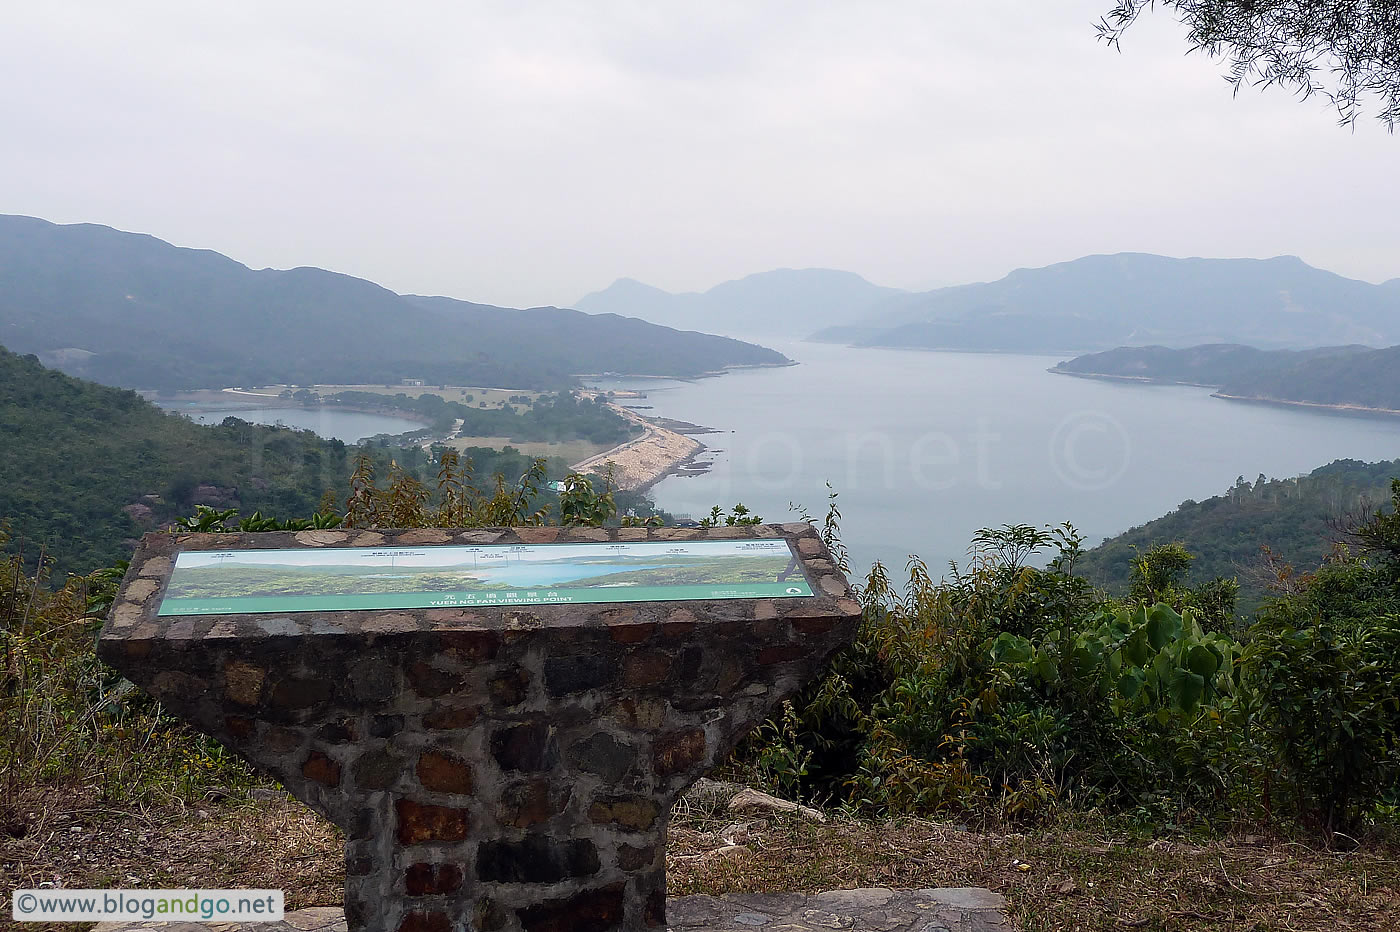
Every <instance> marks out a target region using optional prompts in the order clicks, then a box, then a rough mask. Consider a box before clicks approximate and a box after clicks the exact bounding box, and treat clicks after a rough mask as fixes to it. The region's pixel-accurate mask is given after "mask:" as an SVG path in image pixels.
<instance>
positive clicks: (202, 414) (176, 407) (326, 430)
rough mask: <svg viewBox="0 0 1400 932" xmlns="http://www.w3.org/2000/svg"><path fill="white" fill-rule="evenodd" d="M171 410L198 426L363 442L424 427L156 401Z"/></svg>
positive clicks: (360, 417)
mask: <svg viewBox="0 0 1400 932" xmlns="http://www.w3.org/2000/svg"><path fill="white" fill-rule="evenodd" d="M156 403H157V404H159V405H160V406H161V407H162V408H165V409H166V410H168V411H178V412H180V413H181V414H183V415H185V416H186V417H188V418H189V419H190V420H192V421H194V422H195V423H196V424H220V423H222V422H223V420H224V418H226V417H236V418H239V419H241V420H244V421H248V422H250V423H253V424H269V425H281V426H283V427H296V428H299V429H301V430H311V431H315V432H316V433H317V434H319V435H321V436H322V437H327V438H330V439H332V440H343V441H344V442H346V443H359V442H360V441H361V440H363V439H364V438H366V437H373V436H375V435H376V434H401V433H404V432H405V431H410V430H417V429H418V428H420V427H422V426H423V425H422V424H420V423H419V422H418V421H412V420H409V419H408V418H402V417H393V416H392V415H386V414H364V413H361V412H358V411H336V410H334V409H331V408H296V407H292V408H286V407H282V408H278V407H259V406H256V405H240V404H227V403H214V404H210V403H205V402H193V403H191V402H185V401H166V400H158V401H157V402H156Z"/></svg>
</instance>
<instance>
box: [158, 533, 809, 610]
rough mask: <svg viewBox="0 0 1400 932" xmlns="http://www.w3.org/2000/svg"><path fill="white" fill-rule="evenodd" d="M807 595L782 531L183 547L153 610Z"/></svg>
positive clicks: (448, 605)
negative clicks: (679, 537)
mask: <svg viewBox="0 0 1400 932" xmlns="http://www.w3.org/2000/svg"><path fill="white" fill-rule="evenodd" d="M811 595H812V590H811V587H809V586H808V584H807V579H806V577H805V576H804V575H803V573H802V569H801V566H800V564H799V563H798V560H797V557H796V555H795V554H794V553H793V551H792V548H791V547H790V546H789V545H788V542H787V541H786V540H781V539H779V540H733V541H729V540H707V541H694V542H686V541H676V542H670V541H666V542H652V541H647V542H641V543H598V544H488V545H481V546H468V547H342V548H330V547H327V548H324V549H310V548H308V549H302V550H225V551H185V552H183V553H180V554H178V555H177V556H176V559H175V569H174V571H173V573H172V574H171V577H170V585H169V586H168V587H167V588H166V591H165V598H164V600H163V601H162V602H161V605H160V612H159V614H161V615H250V614H260V613H264V612H278V613H281V612H343V611H365V610H372V609H393V608H456V607H463V606H472V605H548V604H557V603H569V602H664V601H675V600H681V599H774V598H778V599H794V598H804V597H809V596H811Z"/></svg>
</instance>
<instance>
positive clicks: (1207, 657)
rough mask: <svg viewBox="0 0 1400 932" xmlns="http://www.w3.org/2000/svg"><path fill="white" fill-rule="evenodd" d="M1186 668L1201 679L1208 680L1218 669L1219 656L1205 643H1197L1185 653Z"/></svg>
mask: <svg viewBox="0 0 1400 932" xmlns="http://www.w3.org/2000/svg"><path fill="white" fill-rule="evenodd" d="M1186 668H1187V669H1188V670H1190V671H1191V672H1192V673H1195V674H1197V675H1198V676H1200V677H1201V678H1202V679H1203V680H1208V679H1210V678H1211V677H1213V676H1215V671H1217V670H1219V669H1220V658H1219V657H1217V656H1216V655H1215V651H1213V650H1211V649H1210V648H1209V647H1207V646H1206V645H1204V644H1197V645H1196V646H1195V647H1193V648H1191V650H1190V651H1188V652H1187V654H1186Z"/></svg>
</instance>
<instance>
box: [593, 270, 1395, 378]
mask: <svg viewBox="0 0 1400 932" xmlns="http://www.w3.org/2000/svg"><path fill="white" fill-rule="evenodd" d="M575 306H576V307H578V308H579V309H581V310H586V311H593V312H599V311H609V312H612V313H616V314H627V315H630V316H635V317H640V318H643V319H645V320H650V321H653V322H655V323H660V324H665V325H667V326H672V327H693V328H703V329H706V330H710V331H717V332H722V333H727V334H730V335H744V336H761V337H763V338H768V339H773V338H775V337H779V336H786V337H788V338H806V339H811V340H815V341H818V342H827V343H846V344H851V345H855V346H879V347H899V348H915V349H951V350H972V351H994V352H998V351H999V352H1023V353H1064V352H1069V353H1083V352H1086V351H1092V350H1103V349H1109V348H1111V347H1117V346H1124V345H1146V344H1162V345H1166V346H1175V347H1184V346H1193V345H1197V344H1205V343H1248V344H1251V345H1253V346H1257V347H1262V348H1265V349H1274V348H1309V347H1317V346H1328V345H1340V344H1369V345H1385V344H1391V343H1400V279H1393V280H1391V281H1389V282H1386V283H1385V284H1382V285H1373V284H1370V283H1368V282H1362V281H1356V280H1354V279H1349V278H1344V277H1343V276H1341V275H1337V274H1334V273H1332V272H1328V271H1325V270H1322V269H1317V268H1313V267H1312V266H1310V265H1308V264H1307V263H1305V262H1303V261H1302V260H1301V259H1299V258H1297V257H1296V256H1279V257H1276V258H1273V259H1199V258H1191V259H1176V258H1170V257H1167V256H1156V255H1150V254H1146V253H1119V254H1117V255H1095V256H1085V257H1083V258H1080V259H1075V260H1072V261H1069V262H1060V263H1056V264H1054V265H1049V266H1045V267H1043V268H1033V269H1017V270H1015V271H1013V272H1011V273H1010V274H1008V275H1006V276H1005V277H1003V278H1000V279H998V280H996V281H992V282H978V283H974V284H968V285H955V286H952V287H946V288H936V289H933V290H931V291H921V292H906V291H900V290H898V289H895V288H885V287H881V286H879V285H873V284H871V283H870V282H868V281H866V280H865V279H864V278H861V277H860V276H859V275H856V274H854V273H851V272H841V271H836V270H832V269H778V270H775V271H771V272H762V273H759V274H757V275H749V276H747V277H745V278H741V279H736V280H734V281H728V282H724V283H722V284H719V285H716V286H715V287H713V288H711V289H709V290H708V291H705V292H703V293H697V292H691V293H685V294H672V293H670V292H667V291H663V290H661V289H659V288H655V287H652V286H651V285H647V284H643V283H642V282H639V281H635V280H633V279H628V278H624V279H619V280H618V281H616V282H614V283H613V284H612V285H611V286H610V287H608V288H606V289H604V290H603V291H598V292H594V293H593V294H590V295H587V296H585V297H583V298H581V299H580V300H579V301H578V302H577V303H576V304H575Z"/></svg>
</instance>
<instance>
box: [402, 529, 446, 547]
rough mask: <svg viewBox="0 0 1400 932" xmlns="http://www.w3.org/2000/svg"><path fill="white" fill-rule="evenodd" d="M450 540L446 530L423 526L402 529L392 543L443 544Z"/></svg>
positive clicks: (404, 544) (403, 544)
mask: <svg viewBox="0 0 1400 932" xmlns="http://www.w3.org/2000/svg"><path fill="white" fill-rule="evenodd" d="M450 540H452V535H451V534H449V533H447V532H446V531H443V530H439V529H438V528H435V527H423V528H413V529H412V530H408V531H404V532H403V533H402V534H400V535H399V537H398V540H396V541H394V543H396V544H398V545H400V546H406V545H413V544H445V543H447V542H449V541H450Z"/></svg>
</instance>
